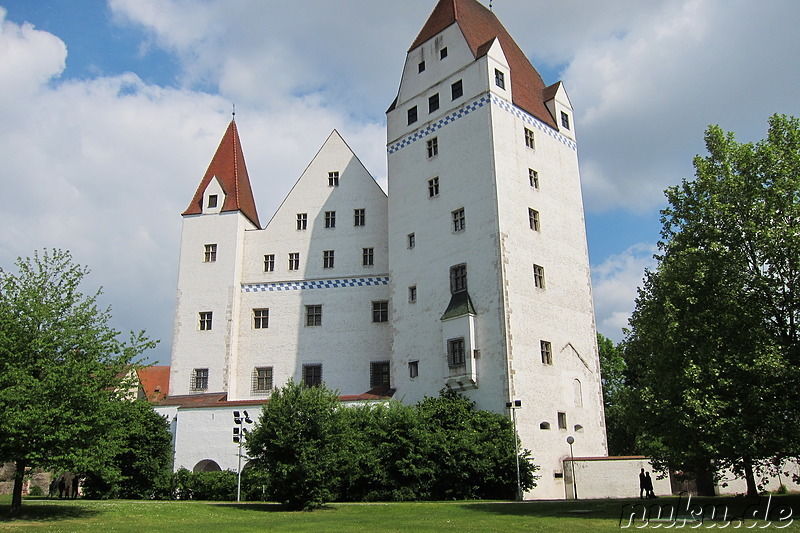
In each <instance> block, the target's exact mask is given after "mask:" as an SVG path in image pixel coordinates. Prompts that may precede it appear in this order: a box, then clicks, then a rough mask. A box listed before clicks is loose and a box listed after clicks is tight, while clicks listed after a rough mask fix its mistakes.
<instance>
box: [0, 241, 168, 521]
mask: <svg viewBox="0 0 800 533" xmlns="http://www.w3.org/2000/svg"><path fill="white" fill-rule="evenodd" d="M16 267H17V272H16V273H13V272H9V271H6V270H0V413H3V416H2V417H0V459H2V460H6V461H13V462H14V463H15V465H16V472H15V477H14V489H13V496H12V504H11V515H12V516H13V515H16V514H17V513H18V512H19V509H20V507H21V504H22V482H23V478H24V475H25V471H26V469H27V468H29V467H40V468H46V469H53V470H71V471H73V472H84V471H90V470H92V469H95V468H98V464H97V461H99V460H100V459H101V457H102V455H101V454H98V453H87V451H89V450H93V449H94V450H96V449H98V448H103V446H104V445H105V444H106V443H107V442H109V441H108V439H106V436H105V435H106V430H107V429H108V428H109V427H110V426H109V421H110V419H111V415H112V413H113V410H112V408H111V406H113V405H114V402H115V401H116V400H118V399H120V398H121V397H122V395H123V394H124V393H125V391H127V390H128V389H129V388H130V383H128V376H129V375H130V372H129V371H130V369H131V368H132V365H133V364H134V363H136V361H135V359H136V358H137V357H138V356H139V355H140V354H141V353H142V352H143V351H144V350H146V349H148V348H151V347H152V346H154V344H155V342H153V341H150V340H148V339H147V338H146V337H145V335H144V332H140V333H138V334H133V333H132V334H131V338H130V340H129V341H128V342H122V341H120V340H119V339H118V337H119V333H118V332H117V331H115V330H114V329H113V328H111V327H110V326H109V320H110V317H111V315H110V309H108V308H107V309H100V308H99V307H98V303H97V299H98V297H99V295H100V294H101V293H100V291H99V290H98V291H97V292H96V293H95V294H94V295H88V296H87V295H85V294H83V293H81V292H80V284H81V282H82V281H83V279H84V277H85V276H86V275H87V274H88V272H89V271H88V269H87V268H85V267H82V266H79V265H76V264H74V263H73V262H72V257H71V256H70V254H69V252H66V251H61V250H53V251H50V252H48V251H44V252H42V253H41V254H39V253H35V254H34V255H33V257H32V258H26V259H21V258H20V259H18V260H17V261H16Z"/></svg>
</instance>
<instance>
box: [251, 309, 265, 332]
mask: <svg viewBox="0 0 800 533" xmlns="http://www.w3.org/2000/svg"><path fill="white" fill-rule="evenodd" d="M268 327H269V309H253V329H267V328H268Z"/></svg>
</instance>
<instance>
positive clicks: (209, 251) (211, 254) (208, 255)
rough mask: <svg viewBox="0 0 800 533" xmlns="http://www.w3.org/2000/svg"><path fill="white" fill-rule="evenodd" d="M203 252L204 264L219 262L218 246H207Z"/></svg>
mask: <svg viewBox="0 0 800 533" xmlns="http://www.w3.org/2000/svg"><path fill="white" fill-rule="evenodd" d="M203 248H204V251H203V262H204V263H213V262H214V261H216V260H217V245H216V244H206V245H205V246H204V247H203Z"/></svg>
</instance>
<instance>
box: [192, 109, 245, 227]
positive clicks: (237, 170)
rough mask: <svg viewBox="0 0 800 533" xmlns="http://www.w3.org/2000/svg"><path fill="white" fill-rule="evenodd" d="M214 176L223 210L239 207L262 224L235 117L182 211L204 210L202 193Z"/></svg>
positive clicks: (236, 209)
mask: <svg viewBox="0 0 800 533" xmlns="http://www.w3.org/2000/svg"><path fill="white" fill-rule="evenodd" d="M214 176H216V177H217V179H218V180H219V182H220V184H221V185H222V190H223V191H224V192H225V203H224V204H223V205H222V211H223V212H225V211H241V212H242V214H243V215H244V216H246V217H247V218H248V219H249V220H250V222H252V223H253V224H255V225H256V227H258V228H261V225H260V224H259V222H258V212H257V211H256V201H255V199H254V198H253V191H252V189H251V188H250V177H249V176H248V175H247V165H245V163H244V153H243V152H242V144H241V142H240V141H239V132H238V130H237V129H236V121H234V120H231V123H230V124H229V125H228V129H227V131H225V135H224V136H223V137H222V141H220V143H219V148H217V153H215V154H214V158H213V159H212V160H211V164H210V165H208V170H206V174H205V176H203V180H202V181H201V182H200V186H199V187H198V188H197V192H196V193H194V198H192V203H190V204H189V207H188V208H187V209H186V211H184V212H183V214H184V215H199V214H201V213H202V212H203V193H204V192H205V190H206V187H207V186H208V184H209V182H211V179H212V178H213V177H214Z"/></svg>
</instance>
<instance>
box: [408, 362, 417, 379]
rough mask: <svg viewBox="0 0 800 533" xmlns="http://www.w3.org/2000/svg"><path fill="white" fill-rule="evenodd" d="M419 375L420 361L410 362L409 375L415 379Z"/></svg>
mask: <svg viewBox="0 0 800 533" xmlns="http://www.w3.org/2000/svg"><path fill="white" fill-rule="evenodd" d="M417 376H419V361H409V362H408V377H410V378H411V379H414V378H415V377H417Z"/></svg>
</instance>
